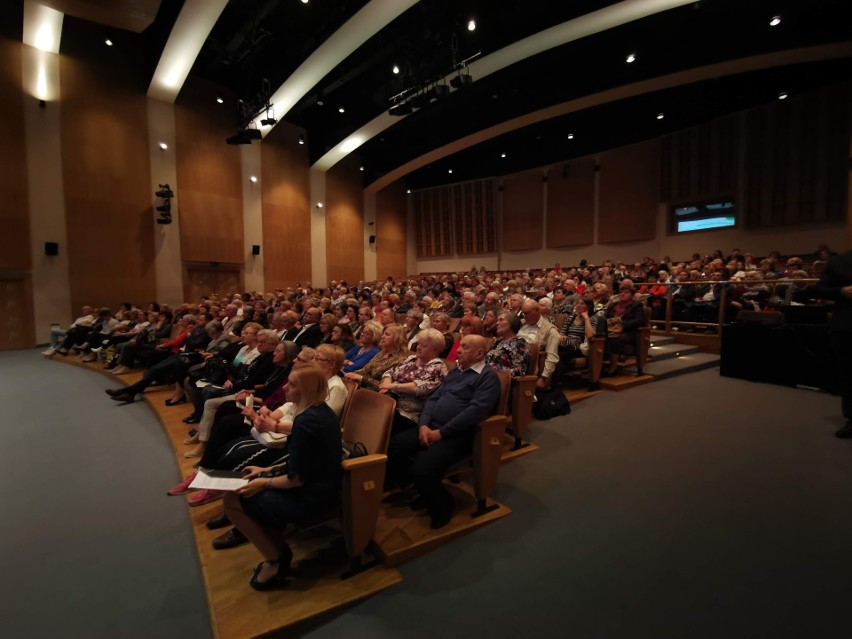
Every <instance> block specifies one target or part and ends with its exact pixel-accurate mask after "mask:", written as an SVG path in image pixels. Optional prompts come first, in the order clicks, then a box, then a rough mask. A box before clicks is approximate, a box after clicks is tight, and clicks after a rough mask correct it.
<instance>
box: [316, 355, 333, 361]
mask: <svg viewBox="0 0 852 639" xmlns="http://www.w3.org/2000/svg"><path fill="white" fill-rule="evenodd" d="M314 361H315V362H330V361H331V360H330V359H328V358H327V357H320V356H319V355H317V356H316V357H314Z"/></svg>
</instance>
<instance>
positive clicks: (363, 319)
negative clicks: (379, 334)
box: [352, 305, 381, 341]
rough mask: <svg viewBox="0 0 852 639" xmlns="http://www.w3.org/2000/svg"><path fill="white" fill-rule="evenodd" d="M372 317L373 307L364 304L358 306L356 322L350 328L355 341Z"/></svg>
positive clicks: (373, 315)
mask: <svg viewBox="0 0 852 639" xmlns="http://www.w3.org/2000/svg"><path fill="white" fill-rule="evenodd" d="M374 318H375V313H373V309H371V308H370V307H369V306H367V305H364V306H361V307H359V308H358V324H357V325H356V326H355V328H353V329H352V335H353V336H354V337H355V340H356V341H357V340H358V339H360V338H361V331H362V330H364V326H365V325H366V324H367V322H370V321H372V320H373V319H374ZM380 326H381V325H380Z"/></svg>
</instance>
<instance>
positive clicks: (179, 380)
mask: <svg viewBox="0 0 852 639" xmlns="http://www.w3.org/2000/svg"><path fill="white" fill-rule="evenodd" d="M204 332H205V333H206V334H207V339H208V340H209V341H208V342H207V344H206V345H205V346H204V347H203V349H202V350H201V351H200V352H198V353H181V354H180V356H179V360H178V368H177V371H176V372H175V388H174V392H173V393H172V396H171V397H170V398H169V399H168V400H166V406H174V405H176V404H183V403H184V402H185V401H186V391H185V390H184V384H185V383H186V378H187V376H188V375H189V373H190V371H191V370H192V369H193V368H194V367H196V366H197V367H199V368H200V367H201V366H203V363H204V362H205V361H206V360H208V359H210V358H211V357H213V356H214V355H216V354H218V353H220V352H222V351H223V350H224V349H226V348H228V347H229V346H231V340H229V339H228V336H227V335H225V329H224V327H223V326H222V322H220V321H219V320H211V321H209V322H207V324H205V325H204Z"/></svg>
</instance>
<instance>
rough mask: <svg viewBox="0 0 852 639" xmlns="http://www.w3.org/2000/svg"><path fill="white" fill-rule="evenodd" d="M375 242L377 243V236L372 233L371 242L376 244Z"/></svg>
mask: <svg viewBox="0 0 852 639" xmlns="http://www.w3.org/2000/svg"><path fill="white" fill-rule="evenodd" d="M375 243H376V236H375V235H371V236H370V244H375Z"/></svg>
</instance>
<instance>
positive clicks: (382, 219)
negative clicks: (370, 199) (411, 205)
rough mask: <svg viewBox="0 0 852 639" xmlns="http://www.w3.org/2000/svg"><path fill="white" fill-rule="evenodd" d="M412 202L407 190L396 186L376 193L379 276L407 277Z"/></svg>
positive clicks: (398, 185)
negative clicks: (410, 207)
mask: <svg viewBox="0 0 852 639" xmlns="http://www.w3.org/2000/svg"><path fill="white" fill-rule="evenodd" d="M407 218H408V200H407V198H406V193H405V186H404V185H403V184H402V183H400V182H394V183H393V184H391V185H390V186H388V187H386V188H384V189H382V190H381V191H379V192H378V193H376V227H375V229H376V230H375V233H376V276H377V277H378V279H380V280H383V279H384V278H386V277H387V276H388V275H393V276H394V277H400V276H404V275H407V274H408V273H407V268H406V240H407V237H408V224H407Z"/></svg>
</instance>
